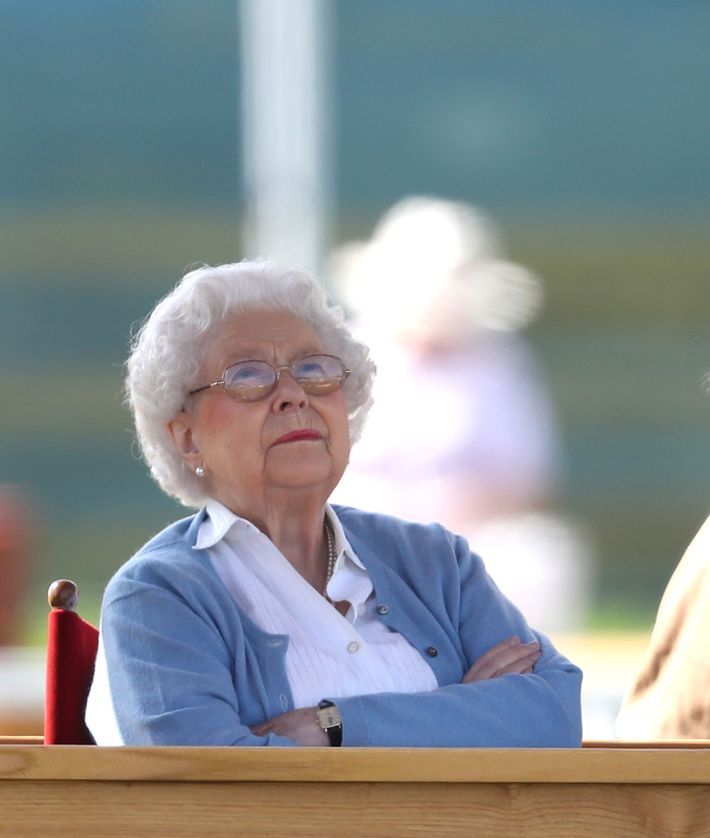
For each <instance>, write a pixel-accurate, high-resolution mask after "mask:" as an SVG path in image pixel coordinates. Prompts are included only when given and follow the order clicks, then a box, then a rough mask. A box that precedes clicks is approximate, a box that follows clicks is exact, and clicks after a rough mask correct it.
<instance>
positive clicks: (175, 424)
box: [87, 262, 581, 747]
mask: <svg viewBox="0 0 710 838" xmlns="http://www.w3.org/2000/svg"><path fill="white" fill-rule="evenodd" d="M373 376H374V366H373V364H372V362H371V361H370V360H369V357H368V350H367V349H366V347H365V346H364V345H362V344H361V343H358V342H357V341H356V340H354V339H353V337H352V336H351V335H350V333H349V332H348V330H347V329H346V327H345V326H344V323H343V320H342V316H341V313H340V311H339V310H338V309H336V308H333V307H331V306H329V304H328V302H327V300H326V297H325V294H324V291H323V290H322V288H321V286H320V285H319V284H318V283H317V282H315V281H313V280H312V279H310V278H308V277H306V276H304V275H303V274H300V273H297V272H293V271H289V270H285V269H283V268H281V267H279V266H277V265H274V264H272V263H268V262H242V263H239V264H235V265H223V266H221V267H214V268H213V267H204V268H200V269H198V270H195V271H192V272H191V273H189V274H187V275H186V276H185V277H184V278H183V279H182V281H181V282H180V283H179V284H178V285H177V287H176V288H175V289H174V291H172V293H170V294H169V295H168V296H167V297H166V298H165V299H163V300H162V301H161V302H160V303H159V304H158V305H157V306H156V307H155V309H154V310H153V312H152V314H151V315H150V317H149V318H148V319H147V321H146V322H145V324H144V325H143V327H142V328H141V330H140V332H139V333H138V335H137V338H136V340H135V343H134V346H133V351H132V353H131V356H130V359H129V361H128V377H127V393H128V402H129V404H130V406H131V408H132V411H133V414H134V418H135V425H136V430H137V433H138V438H139V440H140V444H141V446H142V450H143V453H144V456H145V459H146V461H147V462H148V464H149V466H150V469H151V472H152V475H153V477H154V478H155V479H156V480H157V482H158V483H159V484H160V486H161V487H162V488H163V489H164V490H165V491H166V492H167V493H169V494H170V495H173V496H174V497H176V498H178V499H179V500H180V501H181V502H182V503H183V504H185V505H186V506H191V507H198V508H199V511H198V512H197V513H196V514H194V515H192V516H191V517H189V518H185V519H183V520H181V521H178V522H176V523H174V524H172V525H171V526H169V527H168V528H167V529H165V530H163V532H161V533H159V534H158V535H157V536H155V537H154V538H153V539H152V540H151V541H149V542H148V544H146V545H145V546H144V547H142V548H141V549H140V550H139V551H138V553H137V554H136V555H135V556H134V557H133V558H132V559H131V560H130V561H129V562H128V563H127V564H125V565H124V566H123V567H122V568H121V569H120V570H119V571H118V573H117V574H116V575H115V576H114V577H113V579H112V580H111V581H110V583H109V585H108V587H107V589H106V593H105V597H104V602H103V606H102V613H101V644H100V649H99V655H98V659H97V668H96V676H95V680H94V685H93V687H92V692H91V695H90V698H89V705H88V708H87V722H88V724H89V727H90V729H91V731H92V732H93V734H94V736H95V738H96V741H97V742H98V743H99V744H121V743H125V744H132V745H148V744H156V745H291V746H292V745H353V746H363V745H374V746H447V747H449V746H501V747H508V746H513V747H514V746H521V747H545V746H549V747H570V746H576V745H579V743H580V738H581V724H580V703H579V691H580V680H581V674H580V672H579V670H578V669H577V668H576V667H575V666H574V665H572V664H571V663H570V662H569V661H567V660H566V659H565V658H564V657H562V656H561V655H560V654H558V652H557V651H556V650H555V649H554V648H553V647H552V646H551V644H550V643H549V641H548V640H547V639H546V638H545V637H543V636H540V635H536V634H535V633H533V632H532V631H531V629H530V628H529V627H528V626H527V624H526V622H525V620H524V619H523V617H522V616H521V614H520V613H519V612H518V611H517V610H516V608H515V607H514V606H512V605H511V603H510V602H508V601H507V600H506V599H505V598H504V597H503V596H502V594H501V593H500V592H499V591H498V590H497V588H496V587H495V585H494V584H493V583H492V582H491V580H490V579H489V577H488V576H487V575H486V571H485V569H484V567H483V564H482V562H481V560H480V559H479V558H478V557H477V556H476V555H474V554H472V553H471V551H470V550H469V547H468V545H467V544H466V542H465V541H464V540H463V539H462V538H460V537H457V536H455V535H453V534H451V533H450V532H448V531H446V530H445V529H443V528H442V527H441V526H439V525H436V524H429V525H422V524H412V523H406V522H404V521H401V520H398V519H395V518H391V517H385V516H382V515H378V514H372V513H364V512H360V511H358V510H356V509H351V508H345V507H331V506H330V505H329V504H328V497H329V496H330V494H331V492H332V491H333V489H334V487H335V486H336V484H337V483H338V481H339V480H340V477H341V475H342V474H343V471H344V469H345V467H346V465H347V462H348V457H349V454H350V446H351V444H352V443H353V442H354V441H355V440H356V439H357V437H358V434H359V432H360V429H361V427H362V424H363V422H364V419H365V414H366V413H367V409H368V407H369V403H370V389H371V384H372V379H373ZM426 398H427V394H426V393H425V392H422V393H417V392H413V393H412V394H411V398H410V400H409V402H408V403H407V404H403V405H402V410H401V421H402V423H406V422H407V421H408V419H407V417H408V414H409V413H410V412H411V411H416V410H417V409H418V407H417V405H418V403H419V402H420V401H421V400H424V399H426ZM441 409H442V410H446V407H445V405H442V406H441ZM435 432H436V429H435V428H432V433H435Z"/></svg>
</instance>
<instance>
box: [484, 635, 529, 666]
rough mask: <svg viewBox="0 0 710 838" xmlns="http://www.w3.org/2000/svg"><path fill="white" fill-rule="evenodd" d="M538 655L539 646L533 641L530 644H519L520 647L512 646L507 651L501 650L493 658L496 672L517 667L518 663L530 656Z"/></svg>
mask: <svg viewBox="0 0 710 838" xmlns="http://www.w3.org/2000/svg"><path fill="white" fill-rule="evenodd" d="M539 654H540V644H539V643H538V642H537V641H536V640H533V641H531V642H530V643H524V644H522V643H521V644H520V646H517V647H515V646H513V647H511V648H509V649H503V650H502V651H501V652H500V653H499V654H498V655H496V657H495V661H492V662H494V663H496V664H497V668H498V670H499V671H500V670H503V669H506V668H507V667H509V666H517V665H518V664H519V663H520V662H522V661H525V660H527V659H528V658H530V657H531V656H533V657H534V656H535V655H539Z"/></svg>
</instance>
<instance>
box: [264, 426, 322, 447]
mask: <svg viewBox="0 0 710 838" xmlns="http://www.w3.org/2000/svg"><path fill="white" fill-rule="evenodd" d="M307 439H310V440H317V439H323V434H321V433H320V431H316V430H314V429H313V428H299V429H298V430H297V431H290V432H289V433H287V434H284V435H283V436H280V437H279V438H278V439H277V440H276V442H274V445H281V444H282V443H284V442H301V441H302V440H307Z"/></svg>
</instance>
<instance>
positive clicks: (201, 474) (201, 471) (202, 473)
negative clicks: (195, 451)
mask: <svg viewBox="0 0 710 838" xmlns="http://www.w3.org/2000/svg"><path fill="white" fill-rule="evenodd" d="M195 474H196V475H197V477H204V476H205V470H204V468H202V466H197V468H196V469H195Z"/></svg>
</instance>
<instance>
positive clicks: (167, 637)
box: [101, 507, 582, 748]
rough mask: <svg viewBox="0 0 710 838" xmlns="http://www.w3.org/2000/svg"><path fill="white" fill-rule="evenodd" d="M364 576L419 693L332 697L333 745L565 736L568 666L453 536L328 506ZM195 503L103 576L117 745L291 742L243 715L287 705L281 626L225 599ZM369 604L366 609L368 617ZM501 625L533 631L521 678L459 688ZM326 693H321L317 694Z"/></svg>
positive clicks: (487, 742)
mask: <svg viewBox="0 0 710 838" xmlns="http://www.w3.org/2000/svg"><path fill="white" fill-rule="evenodd" d="M334 511H335V513H336V514H337V516H338V518H339V519H340V521H341V522H342V525H343V527H344V530H345V534H346V536H347V538H348V540H349V541H350V544H351V545H352V547H353V549H354V550H355V552H356V554H357V555H358V557H359V558H360V560H361V561H362V562H363V564H364V565H365V566H366V567H367V569H368V571H369V573H370V575H371V578H372V582H373V584H374V590H375V596H376V597H377V601H378V604H380V605H386V606H388V609H381V611H383V612H385V613H381V614H380V619H381V620H382V621H383V622H384V623H385V624H386V625H387V626H388V627H389V628H391V629H393V630H395V631H398V632H400V633H401V634H402V635H403V636H404V637H406V638H407V640H408V641H409V642H410V643H411V644H412V645H413V646H414V648H415V649H417V650H418V651H419V652H420V654H421V655H422V656H423V657H424V659H425V660H426V662H427V663H428V664H429V665H430V666H431V668H432V669H433V671H434V673H435V675H436V679H437V681H438V684H439V687H438V688H437V689H435V690H433V691H432V692H426V693H413V694H402V693H377V694H374V695H363V696H354V697H351V698H345V699H343V698H339V699H338V700H337V703H338V708H339V710H340V715H341V717H342V720H343V745H345V746H348V745H350V746H364V745H370V746H381V747H388V746H394V747H398V746H402V747H414V746H420V747H437V746H439V747H526V748H536V747H575V746H578V745H579V744H580V741H581V736H582V726H581V713H580V687H581V677H582V676H581V672H580V670H579V669H578V668H577V667H576V666H574V665H573V664H571V663H570V662H569V661H568V660H566V659H565V658H564V657H562V655H560V654H559V653H558V652H557V651H556V650H555V649H554V648H553V646H552V645H551V644H550V642H549V641H548V640H547V638H545V637H544V636H541V635H536V634H534V633H533V632H532V631H531V629H530V628H529V627H528V625H527V623H526V622H525V620H524V619H523V617H522V615H521V614H520V612H519V611H518V610H517V609H516V608H515V607H514V606H513V605H512V604H511V603H510V602H509V601H508V600H507V599H506V598H505V597H504V596H503V595H502V594H501V593H500V591H499V590H498V589H497V588H496V586H495V584H494V583H493V582H492V580H491V579H490V578H489V577H488V575H487V574H486V571H485V568H484V566H483V563H482V562H481V560H480V559H479V558H478V556H476V555H474V554H472V553H471V552H470V550H469V548H468V545H467V543H466V541H465V540H464V539H462V538H460V537H458V536H455V535H452V534H451V533H450V532H448V531H447V530H445V529H444V528H443V527H441V526H439V525H436V524H430V525H426V526H425V525H421V524H412V523H406V522H404V521H400V520H398V519H395V518H391V517H387V516H383V515H374V514H370V513H365V512H361V511H358V510H355V509H350V508H347V507H334ZM203 520H204V511H202V512H199V513H197V514H196V515H194V516H191V517H189V518H185V519H183V520H181V521H177V522H176V523H174V524H172V525H171V526H169V527H167V528H166V529H165V530H163V532H161V533H159V534H158V535H157V536H156V537H155V538H153V539H152V540H151V541H149V542H148V544H146V545H145V546H144V547H143V548H142V549H141V550H140V551H139V552H138V553H137V554H136V555H135V556H134V557H133V558H132V559H131V560H130V561H129V562H127V563H126V564H125V565H124V566H123V567H122V568H121V569H120V570H119V571H118V572H117V573H116V575H115V576H114V577H113V578H112V579H111V581H110V582H109V584H108V587H107V589H106V592H105V596H104V601H103V606H102V612H101V637H102V641H103V645H104V649H105V654H106V661H107V667H108V676H109V684H110V690H111V697H112V701H113V705H114V712H115V715H116V719H117V722H118V726H119V729H120V731H121V734H122V736H123V739H124V741H125V743H126V744H127V745H295V744H296V743H294V742H293V741H292V740H290V739H286V738H284V737H280V736H276V735H275V734H269V735H267V736H255V735H254V734H252V732H251V731H250V729H249V726H250V725H253V724H256V723H257V722H261V721H263V720H264V719H268V718H271V717H272V716H276V715H278V714H280V713H283V712H284V711H286V710H291V709H293V707H294V704H293V698H292V696H291V690H290V688H289V684H288V679H287V676H286V669H285V664H284V658H285V652H286V646H287V643H288V637H287V636H284V635H274V634H267V633H266V632H264V631H262V630H261V629H259V628H258V627H257V626H256V625H255V624H254V623H253V622H252V620H251V619H249V617H248V616H246V614H244V613H243V612H242V611H241V610H240V609H239V607H238V606H237V605H236V603H235V601H234V599H233V598H232V596H231V595H230V593H229V592H228V591H227V589H226V588H225V586H224V584H223V583H222V580H221V579H220V577H219V576H218V574H217V573H216V571H215V570H214V568H213V567H212V564H211V562H210V560H209V558H208V556H207V553H206V552H205V551H204V550H195V549H193V547H194V544H195V540H196V537H197V531H198V529H199V526H200V524H201V523H202V521H203ZM378 613H379V612H378ZM511 635H517V636H519V637H520V638H521V640H523V641H524V642H526V641H529V640H533V639H535V638H536V637H537V639H539V640H540V642H541V644H542V655H541V657H540V659H539V661H538V662H537V664H536V665H535V669H534V673H533V674H530V675H506V676H503V677H500V678H495V679H492V680H487V681H480V682H476V683H473V684H461V683H460V682H461V678H462V677H463V675H464V673H465V672H466V671H467V670H468V669H469V667H470V666H471V664H472V663H473V662H474V661H475V660H476V659H477V658H478V657H480V655H482V654H483V653H484V652H485V651H487V650H488V649H489V648H490V647H491V646H493V645H494V644H496V643H498V642H500V641H501V640H504V639H505V638H507V637H510V636H511ZM323 697H324V698H328V696H323Z"/></svg>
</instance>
